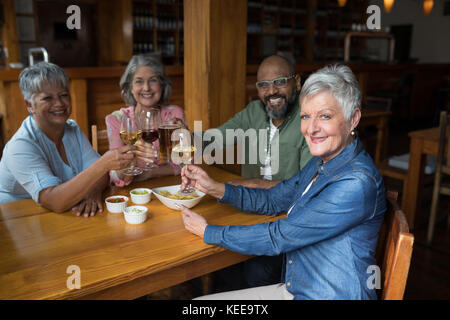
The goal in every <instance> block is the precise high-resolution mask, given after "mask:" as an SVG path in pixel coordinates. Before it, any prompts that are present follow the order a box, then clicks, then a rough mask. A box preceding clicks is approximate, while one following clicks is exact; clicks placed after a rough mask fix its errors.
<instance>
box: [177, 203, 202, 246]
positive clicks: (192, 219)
mask: <svg viewBox="0 0 450 320" xmlns="http://www.w3.org/2000/svg"><path fill="white" fill-rule="evenodd" d="M181 216H182V218H183V222H184V227H185V228H186V230H188V231H189V232H191V233H193V234H196V235H197V236H199V237H201V238H202V239H203V234H204V233H205V229H206V226H207V225H208V222H207V221H206V219H205V218H203V217H202V216H201V215H199V214H197V213H195V212H193V211H191V210H189V209H188V208H186V207H185V206H181Z"/></svg>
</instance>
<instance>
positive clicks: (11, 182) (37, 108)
mask: <svg viewBox="0 0 450 320" xmlns="http://www.w3.org/2000/svg"><path fill="white" fill-rule="evenodd" d="M19 83H20V90H21V91H22V94H23V96H24V99H25V103H26V106H27V109H28V113H29V116H28V117H27V118H26V119H25V120H24V121H23V122H22V125H21V127H20V128H19V130H17V132H16V133H15V134H14V136H13V137H12V138H11V140H10V141H9V142H8V143H7V144H6V146H5V148H4V150H3V157H2V159H1V161H0V203H6V202H11V201H17V200H22V199H29V198H32V199H33V200H34V201H36V202H37V203H39V204H41V205H43V206H44V207H46V208H48V209H50V210H52V211H55V212H64V211H66V210H68V209H70V208H73V209H76V210H77V214H78V215H80V214H81V213H84V216H85V217H88V216H93V215H95V213H96V212H97V211H102V210H103V201H102V191H103V189H104V188H105V187H106V186H107V184H108V176H107V173H108V172H109V170H117V169H121V168H125V167H127V166H128V165H129V164H130V161H131V160H132V159H133V154H132V153H127V152H128V151H130V149H131V147H129V146H124V147H121V148H118V149H115V150H110V151H108V152H107V153H105V154H104V155H103V156H102V157H100V155H99V154H98V153H97V152H96V151H94V149H92V146H91V145H90V144H89V141H88V139H87V138H86V136H85V135H84V134H83V132H82V131H81V129H80V127H79V126H78V125H77V124H76V122H75V121H73V120H69V116H70V114H71V111H72V105H71V99H70V92H69V79H68V76H67V73H66V72H65V71H64V70H63V69H61V68H60V67H58V66H57V65H55V64H52V63H48V62H40V63H38V64H36V65H33V66H30V67H28V68H26V69H24V70H23V71H22V72H21V74H20V76H19Z"/></svg>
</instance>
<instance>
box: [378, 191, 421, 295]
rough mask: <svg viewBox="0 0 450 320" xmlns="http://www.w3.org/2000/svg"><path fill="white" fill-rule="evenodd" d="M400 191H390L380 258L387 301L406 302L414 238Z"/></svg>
mask: <svg viewBox="0 0 450 320" xmlns="http://www.w3.org/2000/svg"><path fill="white" fill-rule="evenodd" d="M397 196H398V193H397V192H392V191H388V192H387V201H388V203H387V205H388V208H387V211H386V213H385V216H384V221H383V224H382V225H381V229H380V234H379V239H378V245H377V251H376V259H377V264H378V266H381V268H380V269H381V284H382V288H381V292H378V293H379V297H380V298H381V299H383V300H402V299H403V294H404V292H405V288H406V281H407V279H408V272H409V265H410V263H411V255H412V249H413V242H414V236H413V235H412V234H411V233H409V228H408V222H407V221H406V217H405V214H404V213H403V211H401V210H400V208H399V205H398V203H397Z"/></svg>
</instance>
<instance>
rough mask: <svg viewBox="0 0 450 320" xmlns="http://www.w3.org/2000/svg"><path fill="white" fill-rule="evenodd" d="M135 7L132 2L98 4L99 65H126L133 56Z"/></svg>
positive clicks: (106, 0)
mask: <svg viewBox="0 0 450 320" xmlns="http://www.w3.org/2000/svg"><path fill="white" fill-rule="evenodd" d="M132 11H133V6H132V1H131V0H99V1H98V3H97V14H98V19H97V21H98V22H97V28H98V46H97V48H98V64H99V66H118V65H126V64H127V63H128V62H129V61H130V59H131V56H132V55H133V13H132Z"/></svg>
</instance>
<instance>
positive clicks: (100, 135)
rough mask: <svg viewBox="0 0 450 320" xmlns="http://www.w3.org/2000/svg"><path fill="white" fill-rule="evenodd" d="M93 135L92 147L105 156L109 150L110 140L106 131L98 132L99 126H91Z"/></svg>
mask: <svg viewBox="0 0 450 320" xmlns="http://www.w3.org/2000/svg"><path fill="white" fill-rule="evenodd" d="M91 135H92V147H93V148H94V150H95V151H97V152H98V153H100V154H104V153H105V152H106V151H108V150H109V140H108V134H107V132H106V130H100V131H98V130H97V126H96V125H95V124H94V125H92V126H91Z"/></svg>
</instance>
